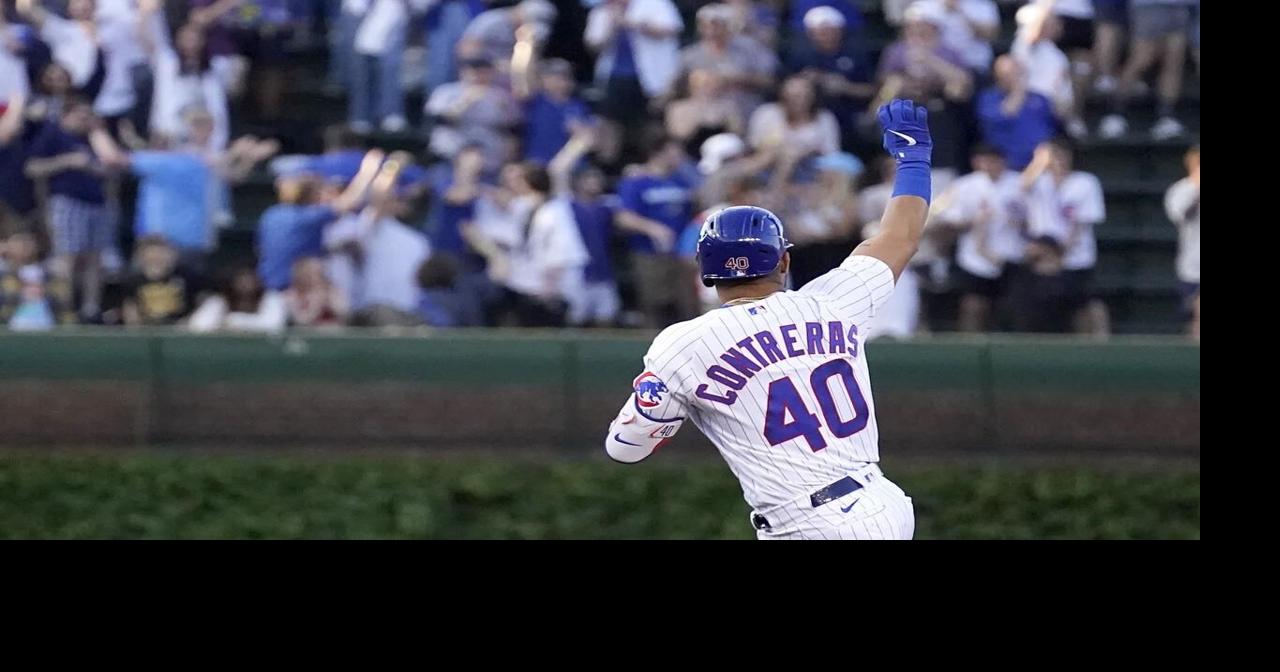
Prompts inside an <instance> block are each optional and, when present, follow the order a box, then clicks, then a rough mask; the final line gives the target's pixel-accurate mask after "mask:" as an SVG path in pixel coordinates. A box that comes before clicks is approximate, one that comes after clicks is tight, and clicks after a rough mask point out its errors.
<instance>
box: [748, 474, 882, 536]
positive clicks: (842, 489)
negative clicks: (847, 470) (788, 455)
mask: <svg viewBox="0 0 1280 672" xmlns="http://www.w3.org/2000/svg"><path fill="white" fill-rule="evenodd" d="M861 489H862V484H861V483H859V482H857V481H855V480H853V477H852V476H845V477H844V478H842V479H840V480H838V481H836V482H835V483H832V484H831V485H828V486H827V487H825V488H823V489H821V490H818V491H817V492H815V493H813V494H812V495H809V504H811V505H812V506H813V508H815V509H816V508H818V507H819V506H822V505H823V504H826V503H827V502H832V501H835V500H837V499H840V498H841V497H844V496H845V495H847V494H849V493H851V492H857V491H858V490H861ZM751 524H752V525H753V526H754V527H755V528H756V529H757V530H764V529H768V528H769V527H771V526H770V525H769V521H768V520H767V519H766V518H765V517H764V516H762V515H760V514H758V513H756V514H753V515H752V516H751Z"/></svg>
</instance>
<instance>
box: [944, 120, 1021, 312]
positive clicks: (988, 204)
mask: <svg viewBox="0 0 1280 672" xmlns="http://www.w3.org/2000/svg"><path fill="white" fill-rule="evenodd" d="M972 156H973V172H972V173H969V174H968V175H964V176H962V177H958V178H956V179H955V180H954V181H953V182H952V183H951V184H950V185H949V186H948V187H947V190H946V192H944V193H943V195H942V196H941V197H939V198H938V199H937V200H936V202H935V203H934V205H933V210H932V217H933V218H934V220H936V221H937V222H938V223H941V224H943V225H946V226H949V227H952V228H954V229H958V230H959V231H960V232H961V233H960V239H959V241H958V243H957V245H956V256H955V277H956V284H957V285H958V287H959V289H960V293H961V296H960V318H959V321H960V324H959V329H960V331H964V332H982V331H987V330H989V329H990V328H991V327H992V326H993V325H994V322H995V321H994V312H995V308H996V304H997V302H998V301H999V300H1000V298H1001V296H1002V295H1003V294H1004V284H1006V283H1009V282H1016V281H1018V278H1017V277H1016V276H1017V275H1018V271H1017V270H1016V269H1015V268H1014V266H1015V265H1016V264H1020V263H1021V262H1022V259H1023V248H1024V246H1025V243H1024V241H1023V235H1022V219H1023V206H1022V187H1021V182H1020V180H1019V176H1018V173H1016V172H1014V171H1012V170H1009V169H1008V167H1007V166H1006V164H1005V161H1004V157H1003V156H1002V155H1001V154H1000V152H999V151H997V150H996V149H995V148H993V147H991V146H989V145H978V146H976V147H974V149H973V152H972Z"/></svg>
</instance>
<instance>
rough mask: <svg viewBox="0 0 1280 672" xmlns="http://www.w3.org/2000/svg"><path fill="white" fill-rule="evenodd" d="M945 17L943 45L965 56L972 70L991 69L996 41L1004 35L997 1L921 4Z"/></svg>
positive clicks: (951, 0)
mask: <svg viewBox="0 0 1280 672" xmlns="http://www.w3.org/2000/svg"><path fill="white" fill-rule="evenodd" d="M918 4H920V5H924V6H927V8H928V11H931V12H936V13H937V15H938V16H939V17H941V20H942V21H941V23H942V43H943V44H945V45H946V46H947V47H948V48H950V49H952V50H953V51H955V52H956V53H958V54H961V55H962V56H964V63H965V65H966V66H968V68H969V69H970V70H973V71H975V72H979V73H985V72H987V71H988V70H990V69H991V60H992V58H993V56H994V53H993V52H992V49H991V42H992V40H994V39H996V37H997V35H998V34H999V33H1000V10H999V8H997V7H996V3H995V2H994V0H921V1H920V2H919V3H918Z"/></svg>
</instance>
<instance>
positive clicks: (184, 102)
mask: <svg viewBox="0 0 1280 672" xmlns="http://www.w3.org/2000/svg"><path fill="white" fill-rule="evenodd" d="M138 9H139V11H140V12H141V17H142V18H141V24H142V25H141V29H140V31H139V32H140V36H139V40H140V41H141V43H142V45H143V48H144V49H145V50H146V52H147V54H148V55H149V56H150V58H151V65H152V68H153V70H154V73H155V93H154V94H153V100H152V103H151V124H150V126H151V133H152V134H153V135H154V134H157V133H158V134H161V135H163V136H165V137H167V138H169V139H170V140H173V141H177V140H181V139H182V137H183V133H184V131H186V130H187V127H186V123H185V120H184V119H183V114H184V112H186V111H187V110H188V109H191V108H203V109H204V110H206V111H207V112H208V113H209V114H210V115H212V116H213V133H212V134H211V135H210V138H209V146H208V149H210V150H215V151H216V150H221V149H223V148H225V147H226V146H227V142H228V140H229V139H230V134H231V121H230V116H229V113H228V110H227V93H226V90H225V89H224V88H223V83H222V81H221V80H220V79H219V78H218V75H217V74H216V73H215V72H214V71H213V68H212V63H211V60H210V55H209V50H208V48H207V45H206V43H205V38H204V33H203V32H202V31H201V30H200V28H199V27H197V26H195V25H193V24H187V25H185V26H183V27H182V28H179V29H178V32H177V34H176V35H175V36H174V38H175V39H174V42H173V44H170V43H169V31H168V29H167V28H166V26H165V23H164V16H163V14H162V13H161V12H160V11H159V10H160V2H159V0H141V2H140V3H139V5H138Z"/></svg>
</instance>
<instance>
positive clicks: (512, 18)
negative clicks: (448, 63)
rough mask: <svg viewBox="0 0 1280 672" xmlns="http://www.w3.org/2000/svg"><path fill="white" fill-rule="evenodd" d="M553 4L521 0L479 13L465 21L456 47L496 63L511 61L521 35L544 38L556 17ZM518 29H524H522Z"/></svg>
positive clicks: (542, 0) (543, 1)
mask: <svg viewBox="0 0 1280 672" xmlns="http://www.w3.org/2000/svg"><path fill="white" fill-rule="evenodd" d="M556 14H557V12H556V7H555V5H553V4H551V3H550V2H549V1H548V0H521V2H520V3H518V4H516V5H515V6H513V7H501V8H498V9H490V10H488V11H486V12H481V13H480V14H479V15H477V16H476V17H475V18H474V19H472V20H471V23H469V24H467V28H466V30H464V31H463V33H462V39H461V41H460V42H459V43H458V48H459V50H462V51H466V52H468V53H470V54H475V55H477V56H479V57H481V58H485V59H488V60H489V62H490V63H493V64H494V65H495V66H496V65H500V64H506V63H510V62H511V55H512V50H513V49H514V47H515V46H516V42H517V40H518V38H519V37H520V34H521V33H522V32H523V34H525V35H527V36H528V37H529V38H530V39H532V38H533V37H534V36H535V34H536V35H537V36H538V38H539V40H540V39H545V38H546V36H547V35H548V34H549V33H550V30H551V28H550V27H551V23H552V22H553V21H555V20H556ZM521 29H524V30H523V31H522V30H521Z"/></svg>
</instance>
